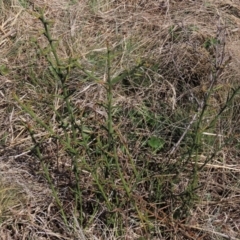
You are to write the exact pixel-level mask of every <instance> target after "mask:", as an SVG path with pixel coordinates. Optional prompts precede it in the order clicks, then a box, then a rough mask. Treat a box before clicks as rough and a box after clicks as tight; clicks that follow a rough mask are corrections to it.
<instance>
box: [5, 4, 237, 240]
mask: <svg viewBox="0 0 240 240" xmlns="http://www.w3.org/2000/svg"><path fill="white" fill-rule="evenodd" d="M1 4H3V5H4V6H6V8H5V9H6V10H5V13H6V14H7V13H8V11H10V9H15V10H14V11H16V12H15V13H13V16H14V17H15V21H17V20H18V26H19V29H20V30H21V31H24V30H23V29H22V28H21V27H22V23H23V21H24V20H25V19H28V20H29V22H31V23H29V29H27V30H26V31H25V32H19V33H14V34H13V31H12V30H10V33H11V34H9V35H7V38H9V41H6V42H5V41H4V39H5V38H4V37H3V40H2V42H1V43H0V44H3V46H4V47H5V49H6V51H4V52H3V57H2V58H1V60H0V74H1V77H2V79H3V85H2V86H3V87H4V90H3V91H2V92H1V93H2V95H3V97H4V98H3V99H4V100H3V106H4V108H5V110H6V112H5V113H4V114H3V117H4V118H6V119H8V123H4V124H5V125H4V128H3V129H4V131H3V132H2V135H1V142H2V144H3V146H4V148H3V151H2V153H3V159H4V160H6V162H8V161H10V160H9V159H13V161H12V160H11V161H10V163H11V164H12V165H13V166H14V165H15V166H17V167H18V168H20V169H22V170H23V169H24V171H25V172H28V173H29V174H31V177H26V176H25V175H23V174H22V175H21V178H20V179H26V183H25V186H26V187H25V188H24V189H25V192H26V194H29V192H31V193H32V194H33V195H34V196H35V200H34V199H31V202H32V203H34V206H36V209H34V210H33V208H32V207H31V209H32V210H31V211H30V212H28V213H26V214H25V215H24V216H23V215H22V218H21V219H19V222H15V223H14V227H9V226H10V225H11V223H9V222H7V220H3V227H4V229H14V228H17V229H18V234H20V235H21V236H27V237H31V238H34V239H35V238H36V239H37V238H39V237H41V238H43V239H69V238H71V239H93V238H103V239H118V238H121V239H125V238H127V239H174V238H175V237H176V236H178V238H179V239H197V238H203V239H216V238H219V239H220V238H222V237H223V238H224V237H227V236H229V235H230V234H231V237H233V239H234V238H236V239H237V237H239V236H238V231H237V227H236V226H235V225H234V226H233V225H232V222H231V221H230V219H236V220H237V219H238V218H236V216H237V215H234V214H232V215H231V217H229V219H227V220H224V219H223V218H222V216H221V214H220V212H221V211H224V212H225V213H226V214H227V213H229V212H228V207H230V205H228V204H230V200H229V199H232V200H233V199H234V197H235V195H236V193H237V192H238V191H239V186H238V180H237V176H238V172H239V171H238V168H237V165H236V168H233V167H232V164H231V163H230V162H228V161H227V158H226V155H227V154H230V153H231V154H237V153H238V149H237V148H235V147H234V149H233V146H237V143H236V141H237V140H236V135H235V133H234V132H235V131H236V129H235V127H236V126H237V119H238V114H239V112H238V104H237V100H238V98H239V91H240V86H239V84H238V83H237V82H236V81H235V80H236V79H237V74H238V69H237V68H235V67H234V66H235V65H234V64H235V62H234V56H231V55H230V52H229V48H227V47H226V46H228V44H229V43H228V41H229V37H230V35H229V32H228V31H227V29H228V28H230V27H231V25H230V27H229V26H228V24H229V23H226V22H224V18H223V17H222V18H220V17H218V18H219V19H217V18H216V19H214V24H212V25H211V26H207V27H206V26H205V24H202V22H203V21H202V19H204V20H205V21H206V22H207V21H208V20H209V19H212V15H214V16H216V17H217V12H215V8H216V7H217V6H216V5H214V4H213V5H209V6H206V4H204V3H200V2H199V3H197V4H196V5H198V6H201V8H202V9H203V14H202V15H201V14H199V16H198V19H199V21H196V25H195V24H194V25H193V24H192V22H191V23H190V22H189V23H188V22H186V23H181V24H176V22H178V18H180V19H181V17H184V16H185V15H187V16H190V17H193V16H195V10H196V6H190V5H189V6H188V5H187V3H179V6H176V5H174V4H171V5H170V4H169V3H163V4H161V5H160V6H158V7H157V6H155V4H154V1H149V3H146V4H140V5H139V4H137V3H136V2H135V1H133V2H132V3H130V1H128V2H126V3H124V1H123V2H121V3H118V2H117V1H116V2H109V1H90V2H88V3H87V2H84V1H80V2H79V3H77V2H74V1H72V2H71V3H66V2H64V1H62V3H59V2H55V1H52V5H42V4H41V3H34V4H33V3H29V2H24V1H21V2H19V3H18V2H17V1H15V2H12V5H13V6H15V8H13V6H9V5H6V4H5V3H4V2H2V3H1ZM58 4H59V5H58ZM53 6H55V11H54V10H53ZM221 7H222V6H219V8H220V9H221ZM80 8H81V14H82V15H81V14H80V13H79V12H78V11H77V9H80ZM179 9H181V10H180V11H179ZM186 9H188V11H186ZM177 11H178V14H179V15H178V16H176V15H175V14H176V12H177ZM132 12H134V13H135V14H134V15H131V14H130V13H132ZM210 13H211V14H210ZM210 15H211V16H210ZM5 16H7V15H5ZM168 18H169V19H168ZM156 19H157V21H156ZM160 20H161V21H162V22H163V23H164V24H163V25H161V24H159V23H158V21H160ZM200 20H201V21H200ZM2 21H3V24H2V32H3V33H4V34H7V33H6V29H8V26H9V25H8V22H11V21H12V20H11V21H10V20H8V21H7V20H5V18H4V17H3V18H2ZM211 21H213V20H211ZM232 24H234V23H233V22H232ZM18 34H19V35H18ZM149 36H151V37H149ZM233 36H234V32H233V33H232V35H231V37H232V38H233ZM7 160H8V161H7ZM232 161H233V162H234V159H233V160H232ZM20 172H21V173H22V171H20ZM29 179H30V180H29ZM33 182H34V184H33V186H34V188H35V187H36V186H38V187H39V189H41V191H40V192H39V194H36V191H34V190H33V188H31V187H28V186H29V185H31V184H32V183H33ZM21 185H23V182H22V181H21ZM232 186H234V187H232ZM41 192H42V194H41ZM49 193H51V194H49ZM222 201H224V204H222ZM225 202H226V204H225ZM211 204H212V205H211ZM37 207H40V208H41V210H39V209H38V208H37ZM231 207H232V206H231ZM236 209H238V208H237V203H236ZM213 211H215V212H216V213H213ZM32 212H34V216H32V215H33V214H32ZM211 214H212V216H211ZM229 214H230V213H229ZM26 216H29V217H30V221H27V220H26V219H27V217H26ZM213 219H217V220H216V221H215V220H213ZM209 221H211V222H210V223H209ZM219 221H220V222H221V224H226V225H227V226H228V228H224V229H231V233H230V232H222V231H220V230H219V229H218V227H219ZM22 225H24V226H29V227H30V226H31V229H32V230H31V231H27V232H25V230H24V229H25V227H24V228H22V227H21V226H22ZM39 229H40V230H41V231H39ZM11 235H12V236H13V237H16V234H15V232H14V230H12V233H11Z"/></svg>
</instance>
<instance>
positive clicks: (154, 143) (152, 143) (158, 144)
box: [147, 136, 164, 151]
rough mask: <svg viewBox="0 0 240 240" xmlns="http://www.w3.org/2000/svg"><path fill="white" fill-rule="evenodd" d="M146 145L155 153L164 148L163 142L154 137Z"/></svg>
mask: <svg viewBox="0 0 240 240" xmlns="http://www.w3.org/2000/svg"><path fill="white" fill-rule="evenodd" d="M147 143H148V145H149V146H150V147H151V148H152V149H153V150H155V151H156V150H160V149H162V148H163V146H164V140H163V139H162V138H159V137H155V136H152V137H151V138H150V139H149V140H148V142H147Z"/></svg>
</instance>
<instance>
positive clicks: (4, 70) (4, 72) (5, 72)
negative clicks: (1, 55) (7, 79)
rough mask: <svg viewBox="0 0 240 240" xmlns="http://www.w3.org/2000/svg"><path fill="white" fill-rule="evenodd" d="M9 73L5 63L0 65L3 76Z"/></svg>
mask: <svg viewBox="0 0 240 240" xmlns="http://www.w3.org/2000/svg"><path fill="white" fill-rule="evenodd" d="M8 73H9V68H8V67H7V66H6V65H0V74H1V75H3V76H5V75H7V74H8Z"/></svg>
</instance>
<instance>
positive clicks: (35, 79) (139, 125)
mask: <svg viewBox="0 0 240 240" xmlns="http://www.w3.org/2000/svg"><path fill="white" fill-rule="evenodd" d="M91 4H92V5H94V6H93V9H96V7H97V2H96V1H91ZM37 16H38V19H39V20H40V21H41V22H42V25H43V28H44V31H43V35H44V36H45V38H46V40H47V42H48V45H47V46H46V47H45V48H44V49H43V48H41V46H40V44H39V43H38V42H37V40H36V39H33V40H32V42H33V46H35V47H36V50H37V51H36V52H37V54H36V59H35V62H34V61H33V62H34V63H31V67H29V68H28V70H29V72H28V73H29V74H28V76H29V80H28V81H29V83H31V85H32V86H33V87H34V89H35V91H36V92H37V95H38V97H39V99H40V100H39V102H38V101H36V102H34V101H33V100H25V99H22V98H20V97H18V95H17V94H16V96H15V99H16V100H17V101H18V103H19V106H20V107H21V108H22V111H23V112H24V113H27V114H28V116H30V117H31V119H32V121H33V122H34V124H33V125H32V126H30V125H28V124H27V123H23V125H24V127H25V129H26V131H27V133H28V135H29V136H30V138H31V140H32V143H33V145H34V146H33V147H32V149H31V150H32V153H33V154H34V155H35V156H36V158H38V160H40V162H41V168H42V169H41V170H42V172H43V173H44V175H45V177H46V179H47V181H48V183H49V185H50V187H51V189H52V194H53V196H54V198H55V202H56V205H57V207H58V208H59V211H60V213H61V215H62V218H63V221H64V223H65V224H66V225H68V226H69V227H70V224H69V222H68V217H69V216H68V211H66V209H65V208H64V204H63V201H62V199H61V196H60V194H59V187H58V186H57V185H55V183H54V178H55V176H54V174H55V173H54V171H53V168H56V169H57V171H56V172H60V170H59V169H60V167H59V165H60V164H62V163H59V162H58V158H57V160H56V162H53V163H52V162H51V160H49V162H48V161H46V157H45V156H44V154H45V152H44V150H45V149H44V143H45V142H46V139H51V141H52V142H54V143H56V145H57V146H58V150H57V155H58V154H60V153H61V154H62V155H63V156H64V159H65V160H66V162H68V164H66V165H67V167H66V169H65V168H64V170H63V171H64V172H63V174H62V175H61V176H64V175H66V176H67V177H66V179H68V180H69V182H68V190H69V192H68V193H69V196H71V200H72V201H73V205H74V212H75V213H76V215H77V216H78V221H79V223H80V224H81V226H84V227H88V226H90V225H91V223H92V222H93V221H94V218H95V216H98V217H99V219H100V220H101V221H102V222H103V224H105V225H107V227H108V228H114V229H118V231H117V235H118V236H122V235H123V233H124V231H125V228H126V226H127V225H128V224H130V222H127V223H126V219H127V220H128V221H129V218H136V220H135V219H134V221H135V222H136V224H137V225H138V226H139V227H140V226H141V231H142V232H143V234H145V233H146V236H147V234H148V233H149V232H151V231H152V229H153V223H154V222H155V221H156V220H159V219H161V218H162V215H161V213H159V209H160V208H162V209H164V211H163V212H164V214H166V216H167V217H168V218H169V219H168V220H169V221H170V219H171V220H172V217H173V218H177V219H185V217H186V215H187V214H188V211H189V209H191V208H192V207H193V206H194V203H195V202H196V201H198V196H197V190H198V188H199V172H200V171H201V170H202V168H203V167H204V166H205V165H206V164H207V163H209V162H210V161H211V160H212V159H213V156H214V155H216V153H217V151H218V150H219V149H220V148H221V147H222V146H218V147H216V148H215V150H214V151H213V152H211V153H209V155H208V157H207V158H206V160H205V161H204V162H203V163H202V165H200V166H199V164H198V157H199V155H200V154H201V152H202V151H203V145H204V143H206V142H207V143H208V144H209V143H210V144H212V145H214V144H215V143H216V135H215V136H214V135H211V137H210V136H207V135H205V132H206V131H208V132H214V129H215V128H216V126H217V120H218V119H219V118H220V117H221V115H222V113H223V112H224V111H225V110H226V108H227V107H228V106H229V104H231V102H232V100H233V98H234V97H235V95H236V94H237V93H238V92H239V88H236V89H234V90H233V91H232V92H231V93H230V94H229V97H228V99H227V100H226V102H225V104H224V105H223V107H222V108H221V109H220V110H218V111H216V112H214V114H213V116H212V115H211V114H210V113H212V108H211V104H210V99H211V96H212V94H213V92H214V89H215V88H214V86H215V84H216V81H217V79H218V77H219V74H220V71H219V68H218V67H217V66H215V67H216V69H215V70H214V71H213V72H214V75H213V77H212V82H211V83H210V84H209V88H208V92H207V93H206V94H205V95H204V96H203V99H201V103H200V104H199V103H194V104H192V103H189V104H185V105H184V106H181V107H180V109H178V108H177V109H175V112H173V113H171V114H169V111H167V110H166V109H164V107H162V106H165V105H164V103H162V104H161V103H160V104H159V103H157V104H155V106H157V107H153V106H152V105H153V104H152V102H151V100H150V99H148V100H145V101H143V102H141V104H136V106H128V107H126V106H124V105H120V104H119V105H118V104H115V103H114V100H115V95H114V89H115V88H117V87H119V86H120V88H121V87H122V88H123V89H124V90H123V91H125V90H126V89H127V90H129V92H131V90H132V88H141V87H142V88H147V87H148V85H150V81H149V80H146V79H145V78H144V71H145V70H146V68H145V66H146V63H145V62H144V61H139V62H138V63H137V64H135V66H132V67H129V69H125V70H124V71H122V72H121V73H119V74H115V71H114V68H113V61H114V58H115V54H114V51H113V50H112V49H111V48H110V46H109V45H108V44H106V53H103V54H95V53H91V54H89V55H88V56H87V58H88V60H89V61H90V63H91V65H92V66H91V69H87V68H86V67H84V66H83V65H82V64H81V61H79V58H80V57H79V58H78V57H76V58H73V57H72V56H69V57H68V58H67V59H63V58H61V57H60V54H59V49H58V41H56V40H55V39H53V37H52V35H51V22H50V21H49V20H47V19H46V18H45V15H44V12H43V11H40V12H39V13H38V15H37ZM193 30H196V29H195V27H194V26H193V29H192V31H193ZM169 33H170V35H171V36H172V38H173V39H174V40H179V38H180V37H181V31H180V30H179V29H177V28H175V26H172V27H171V28H170V29H169ZM218 43H219V42H218V40H216V39H210V40H209V41H207V42H206V43H205V44H204V46H205V48H208V47H210V46H212V45H215V44H218ZM38 58H44V60H45V62H46V65H47V67H46V68H45V69H46V70H45V72H43V73H42V74H39V73H38V72H37V67H36V66H37V61H38ZM148 67H149V66H148ZM154 69H155V70H156V66H153V70H154ZM0 72H1V74H2V73H5V72H6V69H5V68H4V67H3V68H0ZM99 72H103V73H104V77H105V79H104V80H105V81H102V79H101V78H100V77H99V76H98V74H97V73H99ZM73 73H78V74H79V78H80V79H81V80H80V81H79V82H80V83H90V82H91V84H96V85H97V84H99V86H101V87H103V89H104V94H105V95H104V97H103V99H104V100H101V102H97V103H96V105H97V107H101V108H102V111H103V112H104V113H106V114H105V115H104V117H99V116H98V114H97V112H96V111H95V109H94V107H95V105H94V107H91V108H90V109H86V108H85V107H81V106H77V107H76V103H75V102H74V100H73V99H72V95H73V93H72V90H71V89H70V87H69V86H70V85H71V84H69V83H71V76H72V74H73ZM99 75H100V74H99ZM79 82H78V83H79ZM24 84H25V82H24ZM81 97H82V98H84V97H85V96H79V98H81ZM150 97H151V96H150ZM56 103H57V104H56ZM158 108H159V109H158ZM36 109H37V110H38V111H39V110H40V111H41V112H44V111H46V113H45V114H43V115H38V112H37V111H36ZM46 109H47V110H46ZM192 114H193V116H192ZM206 119H207V120H206ZM37 131H43V132H45V133H46V135H45V136H44V137H39V136H37V134H36V132H37ZM170 147H173V149H170ZM168 151H170V153H169V155H167V154H166V153H168ZM160 153H164V154H165V155H164V157H163V155H161V154H160ZM176 153H178V154H179V156H181V158H180V159H177V160H176V159H175V158H174V157H173V156H172V155H174V154H176ZM172 159H173V160H172ZM53 161H54V160H53ZM182 176H184V177H186V178H187V180H188V181H187V184H186V186H185V188H184V189H182V190H181V192H180V193H176V189H174V186H176V185H178V184H179V185H180V183H179V182H181V181H184V179H182ZM170 201H171V204H169V202H170ZM102 209H103V210H102ZM131 214H132V215H131ZM164 219H165V217H164ZM118 236H116V237H118Z"/></svg>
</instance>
